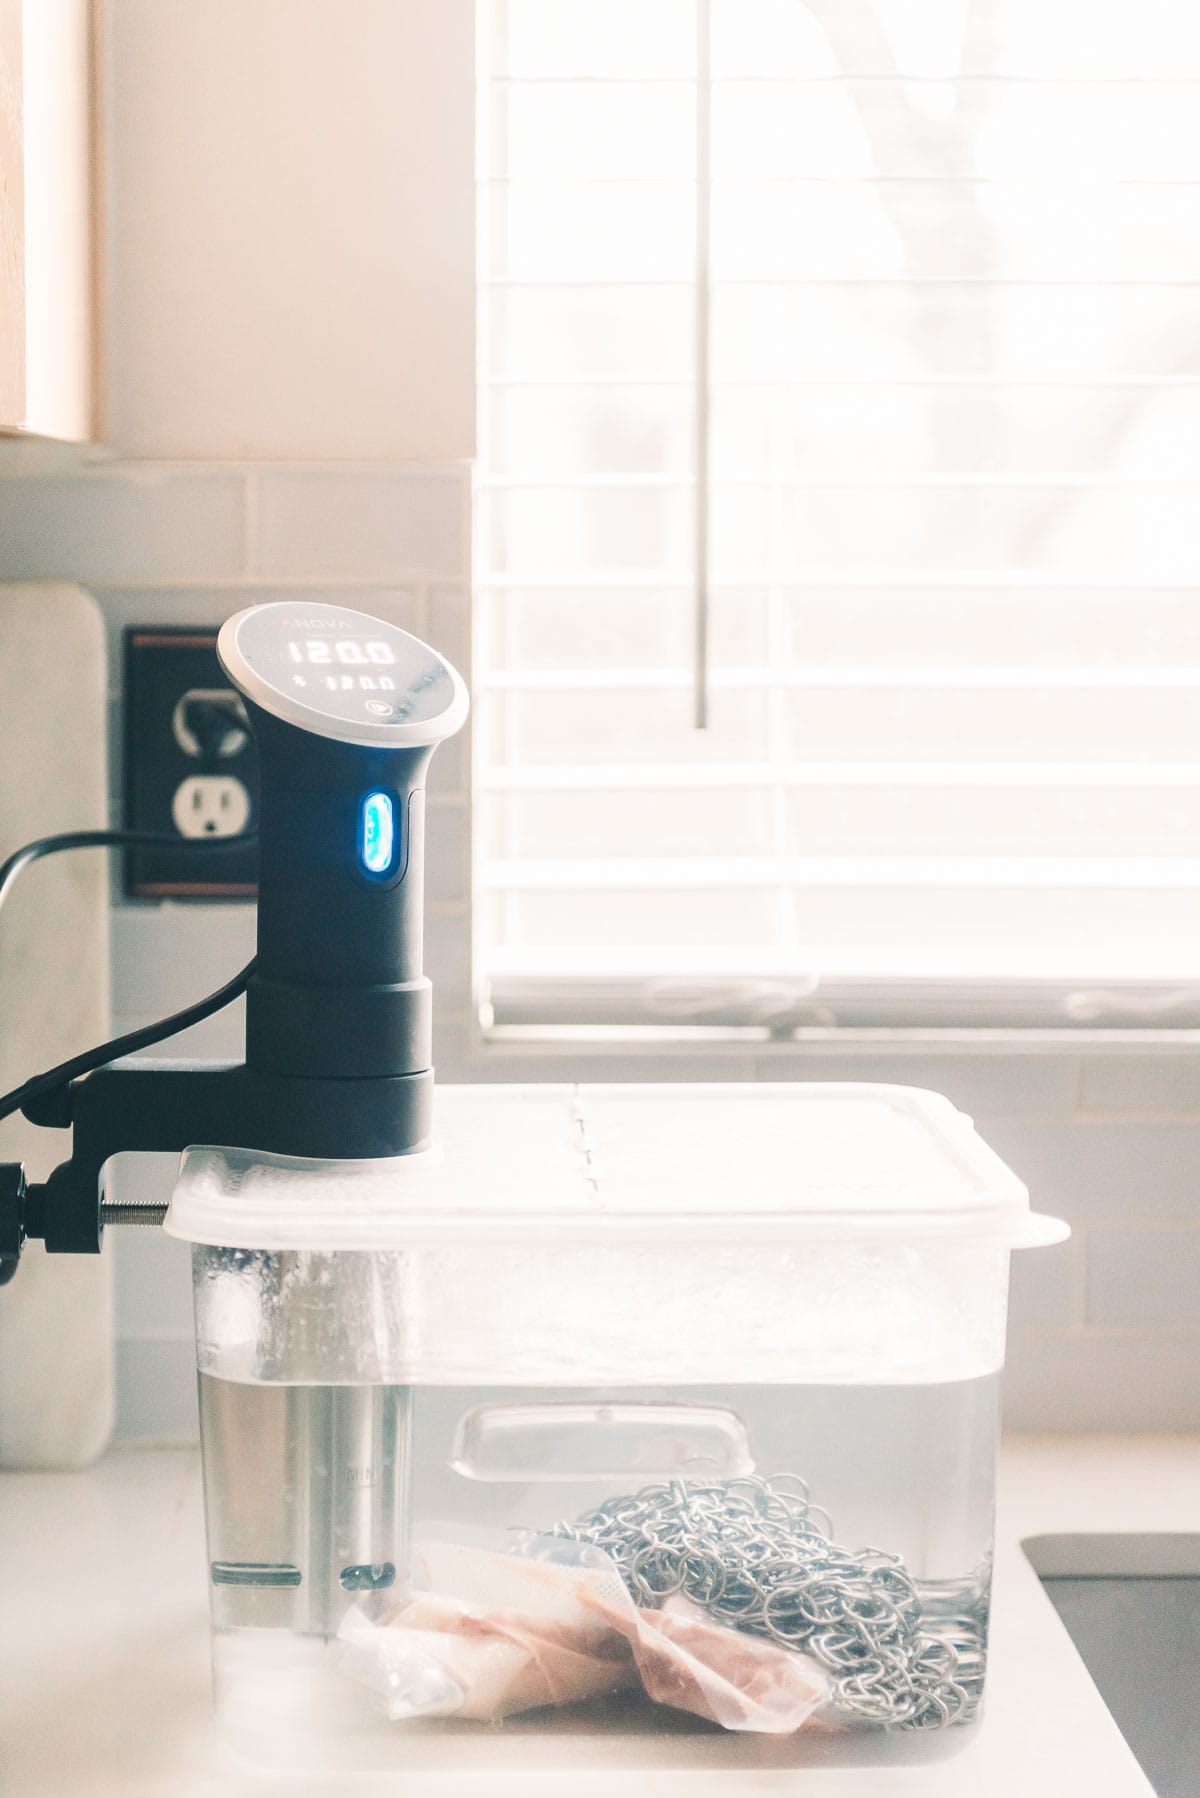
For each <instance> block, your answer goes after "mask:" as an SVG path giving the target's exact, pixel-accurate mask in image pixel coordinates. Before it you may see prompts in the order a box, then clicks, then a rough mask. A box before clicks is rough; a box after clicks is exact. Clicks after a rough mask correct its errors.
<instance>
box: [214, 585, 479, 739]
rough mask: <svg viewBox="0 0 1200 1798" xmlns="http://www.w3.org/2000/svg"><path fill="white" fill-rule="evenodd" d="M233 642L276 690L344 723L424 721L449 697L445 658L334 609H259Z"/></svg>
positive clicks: (376, 623) (451, 692) (405, 637)
mask: <svg viewBox="0 0 1200 1798" xmlns="http://www.w3.org/2000/svg"><path fill="white" fill-rule="evenodd" d="M237 646H238V648H239V650H240V651H241V653H242V655H243V656H244V657H245V659H246V663H247V665H248V666H249V667H250V668H252V669H253V670H254V672H255V673H256V674H257V675H259V677H260V678H261V679H263V680H265V681H267V682H268V683H269V684H270V685H271V686H272V687H273V688H274V689H275V690H276V692H278V693H281V694H288V695H290V696H291V697H292V698H293V699H295V700H297V701H298V702H299V703H300V704H301V705H304V706H307V707H309V708H310V709H312V710H314V711H319V712H324V713H326V714H327V715H328V716H329V717H332V718H336V719H339V720H345V721H346V722H351V721H353V722H359V723H375V724H401V723H425V722H427V721H428V720H430V719H433V718H436V717H437V716H438V715H439V714H440V713H441V712H443V711H445V709H446V708H447V706H449V705H450V703H451V701H452V699H453V696H454V689H453V682H452V680H451V678H450V674H449V670H448V669H447V667H446V665H445V663H444V662H443V661H442V660H441V658H440V657H439V656H436V655H434V654H433V653H432V652H431V651H430V650H428V649H427V648H426V647H425V645H424V644H422V643H419V642H417V640H416V639H415V638H413V637H410V636H409V635H408V634H407V632H405V631H401V630H398V629H395V628H394V627H393V626H391V625H388V624H384V623H382V622H381V621H380V620H377V619H369V618H364V617H362V616H361V614H359V615H356V614H355V613H353V612H350V613H348V612H346V611H343V610H342V609H341V608H339V607H323V606H306V607H304V608H303V609H300V608H297V609H296V610H295V611H292V610H291V608H290V607H284V606H278V607H276V606H271V607H264V608H262V609H261V610H260V611H257V612H255V613H252V614H251V615H250V616H249V617H248V618H247V619H246V620H245V622H244V623H243V624H242V625H241V627H240V628H239V630H238V635H237Z"/></svg>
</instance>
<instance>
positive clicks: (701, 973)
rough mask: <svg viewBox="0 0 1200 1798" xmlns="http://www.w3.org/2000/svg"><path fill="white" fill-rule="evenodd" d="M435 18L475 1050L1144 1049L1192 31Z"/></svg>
mask: <svg viewBox="0 0 1200 1798" xmlns="http://www.w3.org/2000/svg"><path fill="white" fill-rule="evenodd" d="M481 11H482V13H483V15H484V17H483V29H482V43H481V67H480V78H481V100H480V107H481V129H480V146H481V158H482V165H483V166H482V169H481V206H480V214H481V338H482V342H481V371H480V374H481V379H480V394H481V400H480V410H481V418H480V427H481V435H480V454H481V470H480V494H479V519H478V525H479V528H478V597H479V607H480V615H481V620H482V625H481V637H480V655H479V675H480V678H479V683H478V684H479V704H478V718H479V736H480V742H481V755H482V761H481V776H480V791H479V813H480V824H479V834H478V838H477V844H478V855H477V875H478V882H479V936H480V951H481V969H482V973H483V976H484V980H485V983H486V993H487V997H488V998H489V1000H490V1003H491V1005H492V1007H493V1010H494V1015H495V1017H496V1019H497V1021H499V1022H510V1023H521V1022H523V1021H527V1020H532V1019H540V1020H543V1021H544V1020H553V1019H555V1018H559V1019H561V1020H562V1021H580V1020H587V1019H589V1018H590V1019H593V1020H596V1021H611V1022H639V1021H640V1022H647V1021H654V1020H655V1019H658V1020H674V1021H678V1020H681V1019H684V1020H693V1021H698V1022H702V1021H708V1020H726V1021H738V1020H739V1019H741V1020H744V1021H748V1022H752V1021H761V1020H767V1021H770V1022H773V1023H776V1024H779V1025H781V1026H784V1027H786V1025H787V1024H788V1023H789V1022H795V1023H805V1022H813V1021H817V1022H830V1023H836V1022H842V1021H845V1022H856V1023H872V1022H879V1023H888V1022H897V1021H913V1022H922V1021H951V1022H958V1021H962V1022H969V1021H971V1020H972V1019H979V1018H987V1019H991V1020H993V1021H997V1022H1015V1023H1020V1022H1027V1021H1041V1022H1044V1021H1047V1020H1053V1019H1059V1020H1061V1021H1064V1022H1082V1023H1091V1022H1097V1021H1103V1022H1110V1021H1113V1020H1116V1021H1125V1020H1129V1019H1137V1018H1145V1017H1149V1018H1151V1019H1152V1020H1158V1019H1165V1020H1167V1021H1176V1020H1188V1021H1194V1018H1195V1017H1196V1016H1200V993H1197V992H1195V991H1193V989H1192V987H1191V985H1190V984H1189V983H1192V982H1200V593H1198V591H1197V585H1198V577H1200V518H1198V517H1197V505H1196V499H1197V492H1198V488H1197V480H1198V477H1200V304H1198V301H1200V13H1198V12H1197V11H1196V10H1195V9H1194V8H1192V7H1189V6H1187V5H1183V4H1180V0H1139V4H1138V5H1137V6H1132V5H1129V4H1127V3H1124V4H1121V5H1114V4H1107V3H1106V0H1055V3H1054V4H1051V5H1047V4H1046V0H973V3H969V0H919V3H918V4H914V0H808V3H807V4H805V3H803V0H605V3H604V4H603V5H597V4H595V0H491V4H487V3H486V0H481ZM698 703H699V704H700V705H701V707H702V708H704V709H706V716H707V724H706V727H705V728H703V729H698V728H696V723H695V720H696V714H697V705H698Z"/></svg>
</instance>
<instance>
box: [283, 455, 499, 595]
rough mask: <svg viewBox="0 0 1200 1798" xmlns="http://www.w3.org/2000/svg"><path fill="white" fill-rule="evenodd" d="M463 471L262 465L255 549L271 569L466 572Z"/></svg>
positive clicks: (346, 573)
mask: <svg viewBox="0 0 1200 1798" xmlns="http://www.w3.org/2000/svg"><path fill="white" fill-rule="evenodd" d="M464 485H465V484H464V481H463V478H462V477H461V475H460V474H458V473H456V472H453V471H450V472H447V473H444V474H442V473H436V474H424V473H419V472H413V471H411V470H407V469H393V470H383V471H380V470H376V469H371V470H364V471H361V472H356V471H355V470H353V469H345V468H338V469H325V470H320V469H307V468H292V469H264V470H263V472H262V473H261V474H260V475H259V477H258V482H257V492H256V494H255V502H256V503H255V504H254V507H253V518H254V527H253V530H252V533H251V534H252V545H251V555H252V557H253V565H254V567H255V568H256V569H258V570H260V571H261V572H262V573H263V574H268V575H289V574H290V575H303V576H311V575H342V576H355V575H359V576H361V575H370V574H377V573H378V572H379V571H380V570H381V569H385V570H392V569H402V570H404V571H405V573H408V574H416V575H423V576H434V577H436V576H439V575H440V576H443V577H444V576H446V575H452V576H453V575H459V576H462V575H465V574H466V571H467V563H466V529H465V525H466V497H465V493H464Z"/></svg>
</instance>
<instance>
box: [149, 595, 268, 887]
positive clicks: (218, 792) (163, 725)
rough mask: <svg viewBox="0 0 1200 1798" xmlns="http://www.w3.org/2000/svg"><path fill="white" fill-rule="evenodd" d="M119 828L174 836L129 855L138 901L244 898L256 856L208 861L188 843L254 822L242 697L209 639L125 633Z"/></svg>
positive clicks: (227, 854)
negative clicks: (122, 787)
mask: <svg viewBox="0 0 1200 1798" xmlns="http://www.w3.org/2000/svg"><path fill="white" fill-rule="evenodd" d="M124 738H125V741H124V749H125V757H124V760H125V806H124V816H125V825H126V828H127V829H130V830H147V831H155V832H159V833H161V834H163V835H165V836H172V835H176V836H178V837H179V839H180V840H179V846H178V848H174V847H172V846H171V845H170V844H169V843H168V844H164V845H162V846H161V847H155V848H146V849H127V850H126V851H125V891H126V892H127V893H129V894H130V895H132V896H135V897H142V898H168V897H169V898H177V899H248V898H252V897H253V896H254V894H255V892H256V890H257V887H256V881H257V876H258V850H257V846H256V845H255V844H254V843H253V842H250V843H241V844H234V843H231V844H230V846H229V848H228V850H220V849H214V850H212V851H210V852H208V853H206V854H204V855H199V854H197V853H196V852H195V851H194V850H193V849H190V848H188V847H187V844H186V839H188V838H208V839H212V838H217V837H235V836H239V835H240V834H241V833H242V832H243V831H244V830H245V829H246V828H247V827H248V826H252V825H253V823H254V820H255V815H256V812H257V805H258V760H257V755H256V752H255V748H254V739H253V737H252V736H251V735H250V732H249V728H248V725H247V722H246V713H245V708H244V706H243V703H242V698H241V695H240V694H239V693H238V692H236V691H235V689H234V688H233V687H231V686H230V685H229V683H228V681H227V680H226V679H225V676H224V675H223V674H222V672H221V666H220V663H219V662H218V661H217V634H216V632H215V631H214V630H210V629H205V628H203V627H198V628H196V629H187V628H185V629H182V630H158V629H134V630H130V631H126V633H125V706H124Z"/></svg>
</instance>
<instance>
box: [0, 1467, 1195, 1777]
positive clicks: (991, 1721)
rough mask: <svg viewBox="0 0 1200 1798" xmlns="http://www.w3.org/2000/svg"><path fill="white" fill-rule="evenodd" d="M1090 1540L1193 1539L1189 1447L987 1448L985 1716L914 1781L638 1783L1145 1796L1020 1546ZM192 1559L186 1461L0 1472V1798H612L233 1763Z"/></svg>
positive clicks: (198, 1552)
mask: <svg viewBox="0 0 1200 1798" xmlns="http://www.w3.org/2000/svg"><path fill="white" fill-rule="evenodd" d="M1091 1531H1115V1532H1120V1531H1178V1532H1196V1531H1200V1438H1197V1437H1182V1436H1180V1437H1122V1438H1114V1437H1099V1438H1097V1437H1091V1438H1079V1439H1073V1440H1065V1441H1063V1440H1057V1441H1056V1440H1053V1439H1050V1438H1029V1437H1027V1438H1016V1439H1013V1440H1010V1441H1009V1442H1007V1443H1006V1445H1005V1448H1004V1452H1003V1455H1002V1458H1001V1478H1000V1511H999V1529H998V1537H997V1558H996V1581H995V1594H994V1610H993V1615H992V1637H991V1655H990V1662H989V1670H988V1696H987V1705H986V1712H985V1716H984V1720H983V1723H982V1726H981V1728H980V1729H979V1731H978V1732H977V1734H975V1736H974V1737H973V1738H972V1739H971V1741H970V1742H969V1745H968V1746H967V1747H966V1749H965V1750H964V1751H963V1752H962V1753H959V1754H957V1755H954V1756H952V1757H951V1758H948V1759H946V1760H945V1761H941V1762H935V1763H933V1764H932V1765H926V1766H921V1767H896V1768H886V1767H877V1768H857V1769H853V1770H827V1769H822V1768H812V1769H806V1770H804V1771H801V1772H729V1771H718V1772H713V1773H696V1772H695V1771H691V1772H686V1773H673V1772H662V1773H659V1772H654V1773H647V1774H645V1775H644V1776H643V1778H642V1779H640V1780H638V1782H637V1783H638V1785H639V1786H640V1787H641V1788H642V1789H643V1790H649V1789H651V1788H652V1789H653V1791H654V1793H655V1794H656V1795H661V1798H684V1794H687V1798H697V1795H698V1794H700V1793H702V1792H711V1793H712V1794H713V1795H714V1798H716V1794H717V1792H718V1790H719V1791H720V1794H721V1798H787V1795H789V1794H793V1793H794V1794H796V1795H797V1798H890V1795H892V1794H895V1795H896V1798H918V1795H919V1798H951V1794H953V1798H963V1794H964V1793H967V1794H970V1798H1063V1795H1064V1794H1068V1793H1069V1794H1072V1795H1073V1794H1076V1793H1078V1794H1086V1798H1153V1794H1152V1792H1151V1788H1150V1786H1149V1784H1148V1783H1147V1781H1146V1779H1145V1778H1144V1776H1143V1775H1142V1773H1141V1772H1140V1770H1139V1769H1138V1766H1137V1763H1136V1762H1135V1761H1134V1759H1133V1756H1132V1755H1131V1753H1130V1752H1129V1750H1128V1748H1127V1747H1126V1746H1125V1743H1124V1741H1123V1739H1122V1737H1121V1736H1120V1734H1119V1733H1118V1731H1117V1728H1116V1726H1115V1724H1114V1723H1113V1722H1112V1719H1111V1718H1110V1717H1109V1715H1108V1712H1107V1711H1106V1709H1105V1708H1104V1705H1103V1704H1102V1703H1101V1700H1100V1698H1099V1696H1098V1694H1097V1692H1096V1690H1095V1688H1094V1686H1093V1685H1092V1683H1091V1681H1090V1679H1089V1678H1088V1676H1087V1673H1086V1672H1085V1670H1084V1667H1083V1664H1082V1662H1081V1661H1080V1659H1079V1657H1078V1655H1077V1654H1076V1652H1075V1650H1074V1648H1073V1646H1072V1644H1071V1641H1070V1638H1069V1637H1068V1635H1067V1633H1066V1631H1065V1629H1064V1628H1063V1626H1062V1625H1061V1623H1060V1622H1059V1620H1058V1617H1057V1614H1056V1612H1055V1611H1054V1609H1053V1607H1052V1605H1051V1604H1050V1601H1049V1599H1048V1598H1047V1597H1046V1595H1045V1593H1044V1592H1043V1590H1042V1587H1041V1584H1040V1582H1039V1581H1038V1579H1037V1576H1036V1575H1035V1574H1034V1572H1033V1570H1032V1568H1031V1567H1030V1566H1029V1563H1028V1562H1027V1561H1026V1559H1025V1557H1024V1555H1023V1554H1022V1552H1021V1549H1020V1543H1021V1541H1022V1540H1023V1539H1025V1538H1027V1537H1029V1536H1034V1535H1044V1534H1074V1533H1085V1532H1091ZM203 1565H204V1546H203V1518H202V1507H201V1495H200V1478H199V1457H198V1454H197V1452H196V1451H195V1450H187V1449H158V1450H152V1449H138V1450H133V1449H124V1450H120V1449H118V1450H115V1451H113V1452H111V1453H110V1454H108V1455H107V1456H106V1457H105V1458H104V1459H103V1460H102V1461H101V1462H100V1463H99V1464H98V1465H97V1466H95V1467H94V1468H91V1469H89V1470H88V1471H86V1472H83V1473H58V1474H55V1473H8V1474H2V1475H0V1793H2V1794H3V1798H117V1795H118V1794H119V1795H120V1798H140V1795H141V1794H154V1798H282V1794H284V1793H289V1794H290V1793H308V1792H311V1793H314V1794H316V1793H321V1794H328V1798H350V1794H352V1793H353V1794H362V1793H364V1792H371V1791H378V1792H380V1793H383V1792H401V1791H402V1792H403V1793H404V1794H405V1798H420V1795H421V1794H430V1795H431V1798H432V1795H433V1794H436V1795H437V1798H459V1795H460V1794H462V1795H464V1798H465V1795H466V1794H471V1798H480V1795H482V1794H483V1793H487V1794H488V1795H489V1798H492V1795H495V1794H501V1795H503V1798H516V1795H517V1794H518V1793H520V1794H523V1795H526V1794H529V1793H530V1792H532V1791H534V1790H542V1791H545V1792H546V1793H547V1794H549V1793H551V1792H556V1791H557V1790H561V1788H562V1787H563V1786H564V1785H565V1784H566V1783H568V1781H569V1784H570V1788H571V1793H572V1798H598V1795H599V1794H600V1793H601V1792H607V1791H610V1790H611V1789H612V1786H613V1784H614V1783H615V1780H614V1775H613V1774H611V1773H609V1774H599V1773H593V1774H590V1775H589V1774H588V1773H586V1772H583V1773H576V1772H574V1771H572V1772H571V1773H569V1774H564V1773H563V1772H562V1771H561V1770H560V1771H558V1772H557V1773H546V1774H542V1775H538V1776H536V1777H535V1776H531V1775H530V1774H529V1773H528V1772H526V1773H522V1774H520V1775H517V1774H509V1773H505V1774H499V1773H492V1774H486V1775H478V1774H476V1775H458V1774H453V1775H451V1774H443V1775H438V1776H429V1775H425V1776H415V1775H413V1774H407V1775H406V1774H404V1773H395V1774H363V1773H354V1774H350V1775H344V1776H343V1775H331V1774H320V1775H315V1776H311V1777H308V1776H302V1775H297V1774H295V1773H290V1772H289V1773H287V1774H280V1775H276V1774H263V1773H260V1772H258V1771H257V1770H255V1769H252V1768H249V1767H247V1766H246V1765H245V1764H244V1763H242V1762H238V1761H235V1760H233V1758H232V1757H231V1756H230V1755H229V1754H228V1752H227V1751H226V1750H224V1749H223V1748H222V1747H221V1745H220V1744H219V1743H218V1741H217V1738H216V1735H215V1732H214V1729H213V1726H212V1721H211V1715H210V1693H209V1670H208V1619H207V1609H206V1594H205V1588H204V1582H203V1578H202V1572H201V1570H202V1568H203ZM618 1777H619V1778H620V1779H621V1782H622V1786H623V1789H624V1790H625V1791H626V1792H630V1791H631V1790H633V1789H634V1788H633V1787H631V1786H630V1784H629V1778H630V1776H629V1773H628V1772H625V1773H624V1774H622V1775H620V1776H618Z"/></svg>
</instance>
